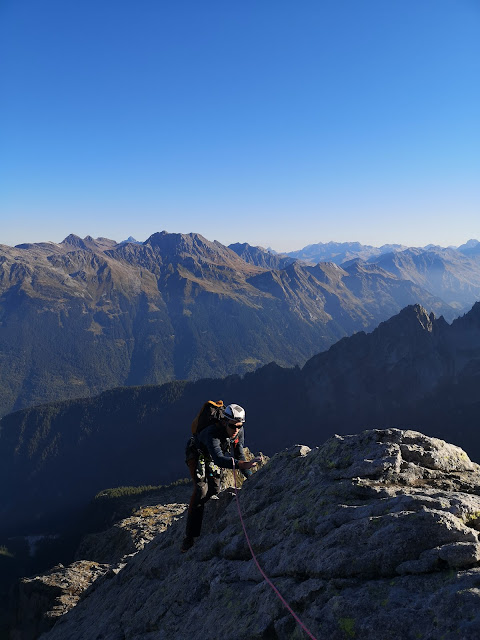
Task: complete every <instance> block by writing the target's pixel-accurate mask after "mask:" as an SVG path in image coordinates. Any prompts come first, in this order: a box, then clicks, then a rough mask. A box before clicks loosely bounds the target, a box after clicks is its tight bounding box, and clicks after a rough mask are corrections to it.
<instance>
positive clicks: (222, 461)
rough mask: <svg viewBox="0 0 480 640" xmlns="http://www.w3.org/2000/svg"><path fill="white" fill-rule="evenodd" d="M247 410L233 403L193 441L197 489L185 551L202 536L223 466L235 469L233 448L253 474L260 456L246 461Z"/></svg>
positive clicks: (241, 466)
mask: <svg viewBox="0 0 480 640" xmlns="http://www.w3.org/2000/svg"><path fill="white" fill-rule="evenodd" d="M244 422H245V411H244V409H242V407H240V406H239V405H238V404H229V405H228V406H227V407H226V408H225V409H224V410H223V412H222V417H221V418H220V420H218V421H215V422H212V423H211V424H210V425H209V426H207V427H206V428H204V429H202V430H201V431H200V432H197V433H196V434H195V435H194V436H193V437H192V438H191V440H190V445H189V447H190V448H189V453H187V465H188V468H189V469H190V475H191V476H192V480H193V484H194V488H193V494H192V497H191V499H190V504H189V507H188V513H187V526H186V531H185V538H184V540H183V543H182V547H181V551H182V553H184V552H185V551H188V550H189V549H190V548H191V547H192V546H193V544H194V542H195V538H197V537H198V536H199V535H200V531H201V528H202V520H203V510H204V507H205V503H206V502H207V500H209V498H211V497H212V496H216V495H218V493H219V492H220V469H221V468H222V469H232V468H233V461H232V456H231V455H230V453H229V450H230V448H233V457H234V458H235V460H236V462H235V466H236V467H237V468H238V469H240V470H241V472H242V473H243V475H244V476H245V477H248V476H249V475H251V473H252V471H251V467H253V466H255V465H256V464H257V462H258V460H259V459H258V458H255V459H254V460H250V461H248V462H247V461H246V460H245V453H244V450H243V440H244V433H243V424H244Z"/></svg>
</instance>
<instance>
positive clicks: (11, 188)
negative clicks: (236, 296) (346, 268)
mask: <svg viewBox="0 0 480 640" xmlns="http://www.w3.org/2000/svg"><path fill="white" fill-rule="evenodd" d="M479 33H480V2H479V1H478V0H411V1H407V0H300V1H298V0H297V1H294V0H289V1H285V0H137V1H135V2H133V0H132V1H130V0H82V1H81V2H71V1H66V0H42V1H41V2H40V1H39V0H0V94H1V95H0V129H1V131H0V222H1V224H0V243H3V244H9V245H14V244H18V243H21V242H37V241H43V240H53V241H54V242H59V241H60V240H62V239H63V238H64V237H65V236H66V235H68V234H69V233H76V234H77V235H80V236H82V237H83V236H85V235H92V236H94V237H97V236H106V237H109V238H113V239H115V240H118V241H120V240H123V239H125V238H126V237H127V236H129V235H132V236H134V237H136V238H137V239H139V240H145V239H146V238H147V237H148V236H149V235H150V234H152V233H154V232H155V231H161V230H163V229H166V230H167V231H171V232H183V233H185V232H190V231H197V232H199V233H202V234H203V235H204V236H206V237H207V238H209V239H210V240H214V239H217V240H220V241H221V242H223V243H225V244H229V243H231V242H237V241H238V242H249V243H250V244H254V245H256V244H261V245H263V246H272V247H273V248H275V249H277V250H279V251H288V250H294V249H299V248H301V247H303V246H305V245H307V244H310V243H314V242H328V241H330V240H334V241H353V240H358V241H360V242H363V243H365V244H374V245H380V244H383V243H391V242H392V243H393V242H395V243H403V244H407V245H416V246H419V245H425V244H427V243H430V242H431V243H435V244H441V245H444V246H446V245H449V244H461V243H463V242H465V241H466V240H468V239H469V238H478V239H480V36H479Z"/></svg>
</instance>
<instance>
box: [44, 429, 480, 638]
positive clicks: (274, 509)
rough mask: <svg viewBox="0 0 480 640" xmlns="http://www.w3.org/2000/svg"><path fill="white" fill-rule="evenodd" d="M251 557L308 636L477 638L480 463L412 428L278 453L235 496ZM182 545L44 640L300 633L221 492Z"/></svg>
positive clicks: (139, 559) (130, 567)
mask: <svg viewBox="0 0 480 640" xmlns="http://www.w3.org/2000/svg"><path fill="white" fill-rule="evenodd" d="M240 504H241V508H242V510H243V514H244V518H245V523H246V528H247V531H248V534H249V536H250V539H251V542H252V545H253V549H254V551H255V553H256V554H257V557H258V560H259V562H260V564H261V566H262V567H263V569H264V570H265V572H266V573H267V575H269V576H270V578H271V579H272V580H273V581H274V583H275V585H276V586H277V588H278V589H279V590H280V592H281V593H282V594H283V595H284V597H285V598H286V599H287V601H288V602H289V603H290V604H291V606H292V607H293V608H294V610H295V611H296V612H297V614H298V615H299V616H300V617H301V619H302V620H303V622H304V623H305V624H306V626H307V627H308V628H309V629H310V631H311V632H312V633H313V635H314V636H315V637H316V638H318V639H320V638H331V639H332V640H346V639H348V638H355V639H357V640H371V639H372V638H392V639H397V638H402V640H416V639H418V638H422V639H423V640H438V639H439V638H444V639H445V640H454V639H458V638H461V639H465V640H466V639H467V638H468V639H469V640H470V639H473V640H475V639H477V638H480V616H479V614H478V611H479V605H480V591H479V585H480V566H479V565H480V542H479V530H480V524H479V523H480V467H479V466H478V465H476V464H474V463H472V462H471V461H470V459H469V458H468V456H467V455H466V453H465V452H464V451H462V450H461V449H459V448H458V447H455V446H453V445H449V444H447V443H445V442H444V441H442V440H438V439H435V438H429V437H426V436H424V435H422V434H420V433H418V432H415V431H409V430H407V431H404V430H398V429H385V430H372V431H365V432H362V433H359V434H357V435H350V436H335V437H333V438H331V439H330V440H328V441H327V442H326V443H325V444H324V445H323V446H321V447H319V448H314V449H309V448H308V447H305V446H300V445H297V446H295V447H292V448H290V449H288V450H286V451H284V452H282V453H279V454H277V455H276V456H275V457H274V458H272V459H271V460H270V462H269V463H268V464H267V465H265V467H263V468H262V469H261V470H260V471H259V472H258V473H256V474H255V476H254V477H253V478H252V479H251V480H250V481H249V482H247V483H246V485H245V486H244V487H243V488H242V490H241V492H240ZM210 506H211V507H212V509H210V511H209V513H208V514H207V517H206V523H205V530H204V533H203V535H202V536H201V537H200V538H199V539H198V541H197V543H196V544H195V546H194V547H193V549H191V550H190V551H189V552H188V553H187V554H184V555H180V553H179V548H178V547H179V542H180V539H181V537H182V533H183V527H184V522H183V521H181V520H179V521H177V522H174V523H173V524H172V526H170V527H169V528H168V529H167V530H166V531H165V532H163V533H161V534H160V535H159V536H158V537H156V538H154V539H153V540H152V541H151V542H149V543H148V544H146V545H145V547H144V548H143V550H142V551H140V552H139V553H137V554H136V555H135V556H133V557H132V558H131V559H130V560H129V561H128V562H127V563H126V565H125V566H124V567H123V568H122V569H121V571H119V572H118V574H116V575H112V576H111V577H110V578H109V579H101V580H97V581H96V582H95V583H94V585H93V587H92V588H91V589H90V590H89V591H88V593H87V594H86V597H84V598H83V600H82V601H81V602H80V603H79V604H77V606H76V607H74V608H73V609H72V610H71V611H70V612H69V613H68V614H67V615H65V616H62V617H61V618H60V619H59V620H58V622H57V623H56V625H55V627H54V628H53V630H52V631H50V632H49V633H48V634H46V635H44V636H42V640H43V639H44V640H47V639H48V640H64V639H65V638H69V639H71V640H91V639H94V638H98V639H100V638H102V639H103V640H117V639H119V638H124V639H131V640H134V639H135V640H147V639H149V638H155V639H156V640H163V639H165V640H167V639H170V638H175V639H176V640H183V639H185V640H197V639H198V640H204V639H205V638H209V640H216V639H220V638H221V639H223V638H229V639H231V640H243V639H244V638H250V639H252V640H260V639H266V638H269V639H271V640H287V639H288V640H290V639H292V638H302V637H304V635H303V632H301V630H300V629H299V628H298V627H297V625H296V623H295V621H294V620H293V618H292V617H291V615H290V614H289V613H288V611H286V609H285V608H284V607H283V605H282V604H281V602H280V601H279V599H278V598H277V597H276V595H275V594H274V592H273V591H272V590H271V588H270V587H269V585H268V584H267V583H266V582H265V581H264V580H263V578H262V577H261V575H260V574H259V572H258V570H257V568H256V567H255V564H254V562H253V561H252V560H251V557H250V553H249V550H248V547H247V544H246V541H245V538H244V535H243V532H242V528H241V525H240V522H239V519H238V514H237V507H236V504H235V502H232V500H231V496H230V495H229V494H228V493H227V492H225V493H224V494H223V495H222V497H221V500H219V501H216V504H215V505H212V504H211V505H210Z"/></svg>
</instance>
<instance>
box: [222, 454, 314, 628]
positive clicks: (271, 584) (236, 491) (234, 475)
mask: <svg viewBox="0 0 480 640" xmlns="http://www.w3.org/2000/svg"><path fill="white" fill-rule="evenodd" d="M232 462H233V481H234V484H235V499H236V501H237V509H238V515H239V516H240V522H241V523H242V528H243V533H244V534H245V538H246V540H247V544H248V548H249V549H250V553H251V554H252V558H253V561H254V562H255V564H256V565H257V569H258V570H259V571H260V573H261V574H262V576H263V578H264V580H265V581H266V582H267V583H268V584H269V585H270V586H271V587H272V589H273V590H274V592H275V593H276V595H277V596H278V598H279V599H280V600H281V602H282V604H283V605H284V607H286V609H288V611H289V612H290V613H291V614H292V616H293V617H294V618H295V620H296V621H297V623H298V624H299V625H300V626H301V627H302V629H303V630H304V631H305V633H306V634H307V636H308V637H309V638H311V640H317V639H316V638H315V636H314V635H313V633H312V632H311V631H309V629H307V627H306V626H305V625H304V624H303V622H302V621H301V620H300V618H299V617H298V616H297V614H296V613H295V611H293V609H292V607H291V606H290V605H289V604H288V602H287V601H286V600H285V598H284V597H283V596H282V594H281V593H280V591H279V590H278V589H277V587H276V586H275V585H274V584H273V582H272V581H271V580H270V578H269V577H268V576H267V574H266V573H265V571H264V570H263V569H262V567H261V566H260V564H259V562H258V560H257V557H256V555H255V554H254V552H253V549H252V545H251V544H250V539H249V537H248V533H247V530H246V528H245V523H244V521H243V516H242V510H241V509H240V501H239V499H238V489H237V476H236V473H235V468H236V467H235V458H232Z"/></svg>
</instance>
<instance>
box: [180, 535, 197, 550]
mask: <svg viewBox="0 0 480 640" xmlns="http://www.w3.org/2000/svg"><path fill="white" fill-rule="evenodd" d="M194 542H195V540H194V539H193V538H192V536H185V538H184V539H183V542H182V546H181V547H180V551H181V552H182V553H185V552H186V551H188V550H189V549H191V548H192V547H193V544H194Z"/></svg>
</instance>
